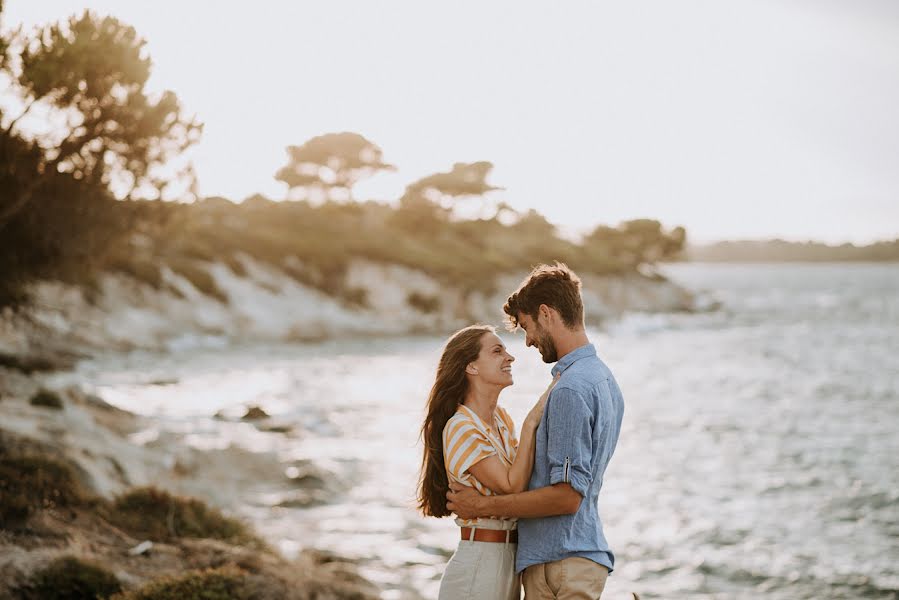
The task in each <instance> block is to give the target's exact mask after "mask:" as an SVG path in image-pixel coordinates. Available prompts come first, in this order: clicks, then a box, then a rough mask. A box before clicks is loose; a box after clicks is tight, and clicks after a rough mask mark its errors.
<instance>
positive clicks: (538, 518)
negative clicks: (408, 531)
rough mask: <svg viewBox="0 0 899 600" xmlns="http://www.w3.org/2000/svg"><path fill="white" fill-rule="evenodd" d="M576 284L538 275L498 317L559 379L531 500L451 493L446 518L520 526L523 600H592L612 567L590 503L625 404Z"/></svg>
mask: <svg viewBox="0 0 899 600" xmlns="http://www.w3.org/2000/svg"><path fill="white" fill-rule="evenodd" d="M580 289H581V282H580V280H579V279H578V277H577V275H575V274H574V273H573V272H572V271H571V270H570V269H569V268H568V267H567V266H566V265H564V264H561V263H556V264H555V265H541V266H539V267H536V268H535V269H534V270H533V271H532V272H531V274H530V275H529V276H528V277H527V278H526V279H525V280H524V282H523V283H522V284H521V286H520V287H519V288H518V290H517V291H516V292H514V293H513V294H512V295H511V296H509V298H508V300H507V301H506V304H505V306H503V311H504V312H505V313H506V315H507V317H506V319H507V324H508V329H509V330H510V331H515V330H516V329H518V328H519V327H520V328H521V329H524V331H525V333H526V335H527V337H526V340H525V342H526V344H527V346H528V347H530V346H536V347H537V350H539V351H540V355H541V356H542V357H543V361H544V362H546V363H556V365H555V366H554V367H553V369H552V372H553V376H555V375H557V374H561V378H560V379H559V381H558V382H557V383H556V385H555V387H554V388H553V390H552V392H551V393H550V396H549V399H548V401H547V403H546V408H545V410H544V413H543V418H542V420H541V422H540V425H539V427H538V429H537V448H536V455H535V459H534V470H533V473H532V475H531V479H530V483H529V485H528V491H526V492H522V493H519V494H508V495H496V496H481V495H480V494H479V493H478V492H477V491H475V490H472V489H471V488H467V487H464V486H460V485H458V484H455V483H454V484H452V485H451V486H450V487H451V489H450V491H449V493H447V499H448V501H449V503H448V505H447V506H448V508H449V509H450V510H452V511H453V512H455V513H456V514H457V515H458V516H459V517H462V518H474V517H487V516H500V517H519V518H520V519H521V520H520V521H519V524H518V532H519V533H518V535H519V538H518V555H517V557H516V561H515V562H516V564H515V570H516V572H518V573H522V582H523V584H524V590H525V597H526V600H534V599H540V598H558V599H565V600H568V599H575V598H577V599H580V598H583V599H587V598H589V599H591V600H594V599H596V598H599V597H600V595H601V594H602V590H603V588H604V587H605V583H606V578H607V577H608V574H609V573H610V572H611V571H612V567H613V566H614V562H615V558H614V556H613V554H612V551H611V550H610V549H609V545H608V542H606V538H605V535H603V530H602V521H601V520H600V517H599V510H598V507H597V497H598V495H599V491H600V489H601V488H602V481H603V474H604V473H605V470H606V466H607V465H608V464H609V460H610V459H611V458H612V453H613V452H614V451H615V444H616V443H617V442H618V433H619V431H620V430H621V418H622V415H623V413H624V402H623V399H622V396H621V390H620V389H619V388H618V384H617V383H616V382H615V378H614V377H613V376H612V373H611V371H609V368H608V367H607V366H606V365H605V363H603V362H602V361H601V360H600V359H599V358H598V357H597V356H596V349H595V348H594V347H593V345H592V344H591V343H590V340H589V339H587V334H586V331H585V330H584V305H583V301H582V299H581V292H580Z"/></svg>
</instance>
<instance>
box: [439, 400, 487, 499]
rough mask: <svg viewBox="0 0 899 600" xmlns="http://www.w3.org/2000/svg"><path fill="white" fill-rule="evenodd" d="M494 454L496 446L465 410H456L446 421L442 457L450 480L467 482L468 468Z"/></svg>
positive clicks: (478, 486)
mask: <svg viewBox="0 0 899 600" xmlns="http://www.w3.org/2000/svg"><path fill="white" fill-rule="evenodd" d="M494 454H496V448H494V447H493V444H492V443H491V442H490V441H489V440H488V439H487V437H486V436H485V435H484V434H483V433H482V432H481V431H480V430H479V429H478V427H477V426H476V425H475V423H474V421H473V420H472V418H471V417H470V416H468V415H467V414H466V413H465V412H462V411H460V412H457V413H456V414H455V415H453V416H452V417H451V418H450V420H449V421H447V423H446V427H444V428H443V457H444V462H445V466H446V473H447V475H448V476H449V477H450V479H451V480H452V479H455V480H456V481H459V482H467V481H468V479H469V477H470V474H469V473H468V469H470V468H471V467H472V466H473V465H476V464H477V463H479V462H480V461H482V460H484V459H485V458H488V457H490V456H493V455H494ZM475 481H477V480H475ZM475 487H477V488H480V487H481V486H480V485H476V486H475Z"/></svg>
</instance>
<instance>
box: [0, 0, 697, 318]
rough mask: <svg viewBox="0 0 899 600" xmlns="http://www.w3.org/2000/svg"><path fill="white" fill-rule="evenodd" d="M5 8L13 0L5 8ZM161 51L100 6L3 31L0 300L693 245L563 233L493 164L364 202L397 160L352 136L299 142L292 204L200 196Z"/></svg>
mask: <svg viewBox="0 0 899 600" xmlns="http://www.w3.org/2000/svg"><path fill="white" fill-rule="evenodd" d="M2 9H3V5H2V0H0V18H2ZM144 46H145V42H144V40H143V39H141V38H140V37H139V36H138V34H137V32H136V31H135V30H134V29H133V28H132V27H130V26H128V25H126V24H124V23H121V22H120V21H118V20H116V19H114V18H112V17H100V16H98V15H96V14H94V13H92V12H89V11H88V12H84V13H83V14H81V15H80V16H73V17H71V18H69V19H67V20H64V21H61V22H59V23H55V24H50V25H46V26H43V27H38V28H37V29H35V30H33V31H30V32H26V31H24V30H22V29H18V30H15V31H12V32H11V33H9V34H7V35H6V36H5V37H0V82H2V88H3V89H6V90H7V92H6V93H5V95H3V96H2V97H0V306H15V305H17V304H22V303H26V302H27V296H26V294H25V290H26V289H27V284H28V283H29V282H31V281H34V280H37V279H42V278H56V279H61V280H64V281H70V282H73V283H79V284H82V285H84V286H85V287H86V288H88V289H89V288H90V286H91V285H92V282H93V281H94V278H95V276H96V274H97V273H98V272H100V271H102V270H117V271H122V272H126V273H128V274H130V275H132V276H134V277H136V278H138V279H140V280H142V281H145V282H147V283H150V284H151V285H154V286H157V287H158V286H162V285H164V284H163V279H164V278H163V277H162V269H163V268H166V267H167V268H170V269H171V270H173V271H174V272H176V273H179V274H181V275H183V276H185V277H187V278H188V279H190V280H191V281H192V282H193V283H194V284H195V285H196V286H197V287H198V288H200V289H201V290H202V291H204V292H206V293H208V294H210V295H213V296H216V297H219V298H220V299H223V300H224V295H223V294H221V292H220V291H219V290H217V289H216V287H215V281H214V279H213V278H212V277H211V276H210V275H209V273H208V271H207V270H206V267H205V266H204V265H205V264H206V263H208V262H210V261H224V262H226V263H227V264H229V265H230V266H231V268H232V269H233V270H234V271H235V272H237V273H238V274H240V272H241V271H242V263H241V261H240V260H238V259H237V257H238V256H240V255H241V254H244V255H248V256H251V257H254V258H256V259H259V260H262V261H265V262H268V263H271V264H273V265H275V266H277V267H278V268H280V269H282V270H285V271H287V272H288V273H290V274H291V275H293V276H295V277H296V278H297V279H298V280H301V281H303V282H304V283H307V284H309V285H313V286H315V287H318V288H320V289H322V290H325V291H328V292H329V293H333V294H337V295H339V296H341V297H343V298H344V299H345V300H347V301H348V302H358V303H364V298H362V297H360V293H359V292H358V291H357V290H352V289H346V285H345V284H344V283H343V280H344V277H343V275H344V274H345V272H346V269H347V268H348V265H349V264H350V261H352V260H353V259H356V258H367V259H370V260H380V261H384V262H393V263H399V264H405V265H407V266H410V267H413V268H418V269H422V270H424V271H426V272H428V273H431V274H433V275H434V276H437V277H440V278H442V279H444V280H446V281H448V282H452V283H454V284H462V285H464V286H467V287H478V286H484V285H489V282H490V281H491V280H492V279H493V278H494V276H495V275H496V274H497V273H499V272H508V271H511V270H519V271H520V270H523V269H527V268H528V267H530V266H531V265H533V264H535V263H538V262H542V261H548V260H564V261H566V262H568V263H569V264H571V265H572V266H573V267H575V268H577V269H580V270H584V271H587V272H593V273H609V274H613V273H630V272H635V271H637V270H638V269H639V270H644V271H645V270H647V269H648V270H650V271H651V270H652V265H654V264H655V263H657V262H660V261H665V260H671V259H673V258H676V257H677V256H679V254H680V253H681V251H682V249H683V248H684V244H685V242H686V232H685V231H684V229H683V228H682V227H676V228H674V229H672V230H666V229H665V228H664V227H663V226H662V225H661V223H659V222H658V221H655V220H650V219H640V220H634V221H628V222H625V223H622V224H620V225H619V226H617V227H609V226H599V227H596V228H595V229H594V230H593V231H591V232H589V234H588V235H586V236H585V237H584V239H583V240H581V241H579V242H573V241H569V240H566V239H563V238H562V237H560V236H559V235H558V234H557V231H556V228H555V227H554V226H553V225H552V224H551V223H549V222H548V221H547V220H546V219H545V217H543V216H542V215H541V214H539V213H538V212H536V211H534V210H529V211H525V212H518V211H516V210H515V209H513V208H512V207H511V206H509V205H508V204H507V203H505V202H497V201H495V200H494V199H493V196H494V194H492V192H495V191H497V190H500V189H502V188H500V187H497V186H494V185H492V184H491V183H489V182H488V179H489V176H490V173H491V172H492V170H493V164H492V163H491V162H488V161H477V162H470V163H465V162H458V163H455V164H454V165H452V167H451V168H450V169H448V170H447V171H444V172H438V173H433V174H431V175H427V176H425V177H422V178H420V179H418V180H416V181H413V182H411V183H410V184H409V185H407V186H406V189H405V191H404V192H403V194H402V196H401V197H400V198H398V199H396V201H395V202H394V203H378V202H373V201H367V202H360V201H358V200H357V199H356V198H355V197H354V194H353V189H354V187H355V186H356V184H357V183H358V182H359V181H361V180H363V179H364V178H367V177H371V176H373V175H375V174H377V173H379V172H383V171H389V170H394V169H395V168H396V167H395V166H394V165H392V164H390V163H388V162H386V161H385V159H384V153H383V151H382V150H381V148H380V147H379V146H377V145H376V144H375V143H373V142H372V141H370V140H368V139H366V138H365V137H364V136H362V135H360V134H358V133H353V132H339V133H328V134H324V135H320V136H316V137H314V138H312V139H310V140H308V141H306V142H305V143H303V144H301V145H298V146H290V147H288V148H287V161H286V164H284V166H283V167H281V168H280V169H278V170H277V172H276V173H275V178H276V179H277V180H278V181H281V182H283V183H284V184H285V187H286V191H287V193H286V198H285V199H284V200H281V201H277V202H276V201H273V200H270V199H268V198H265V197H263V196H261V195H258V194H257V195H254V196H251V197H250V198H248V199H245V200H244V201H243V202H241V203H240V204H235V203H233V202H230V201H228V200H226V199H223V198H207V199H202V200H200V199H197V198H196V195H195V192H194V190H195V177H194V174H193V172H192V170H191V168H190V165H189V164H187V163H185V162H184V161H183V157H184V151H185V150H186V149H188V148H189V147H190V146H191V145H193V144H194V143H196V142H197V141H198V139H199V136H200V134H201V131H202V125H201V124H200V123H199V122H198V121H197V120H196V119H195V118H193V117H189V116H187V115H185V113H184V110H183V109H182V107H181V105H180V103H179V101H178V99H177V97H176V96H175V94H173V93H172V92H164V93H162V94H159V95H156V96H152V95H150V94H149V93H148V92H147V91H146V89H145V84H146V81H147V79H148V77H149V74H150V69H151V61H150V57H149V56H148V55H147V53H146V51H145V48H144ZM167 199H172V200H180V201H181V202H164V200H167ZM191 200H197V201H196V202H193V203H189V202H184V201H191ZM419 304H422V302H421V301H420V302H419ZM425 304H426V303H425ZM422 305H424V304H422Z"/></svg>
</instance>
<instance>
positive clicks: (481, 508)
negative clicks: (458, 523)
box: [446, 483, 583, 519]
mask: <svg viewBox="0 0 899 600" xmlns="http://www.w3.org/2000/svg"><path fill="white" fill-rule="evenodd" d="M446 499H447V505H446V506H447V508H448V509H449V510H451V511H453V512H454V513H456V515H458V516H459V517H460V518H462V519H474V518H476V517H520V518H524V519H532V518H535V517H553V516H556V515H572V514H574V513H576V512H577V509H578V507H579V506H580V505H581V500H582V499H583V497H582V496H581V495H580V494H579V493H578V492H577V491H576V490H575V489H574V488H573V487H571V484H568V483H557V484H555V485H550V486H547V487H542V488H540V489H536V490H530V491H527V492H521V493H518V494H503V495H499V496H482V495H481V494H479V493H478V492H477V490H475V489H472V488H470V487H467V486H464V485H459V484H458V483H450V491H449V492H447V494H446Z"/></svg>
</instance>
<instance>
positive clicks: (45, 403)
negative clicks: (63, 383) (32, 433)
mask: <svg viewBox="0 0 899 600" xmlns="http://www.w3.org/2000/svg"><path fill="white" fill-rule="evenodd" d="M29 404H31V406H40V407H43V408H52V409H53V410H62V408H63V406H62V399H61V398H60V397H59V394H57V393H56V392H51V391H50V390H45V389H41V390H39V391H38V392H37V393H36V394H35V395H34V396H32V397H31V400H29Z"/></svg>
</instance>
